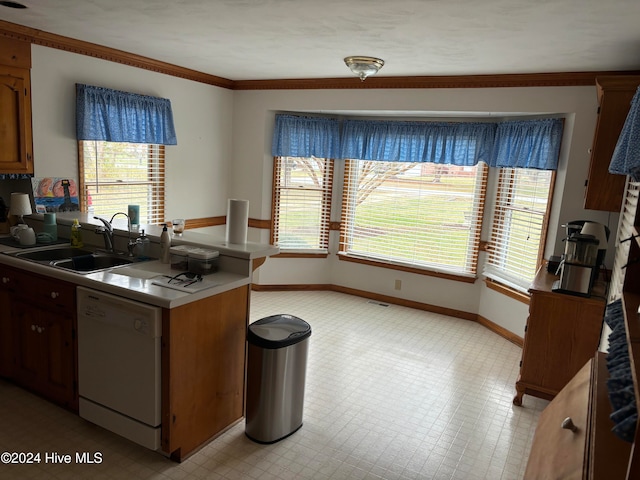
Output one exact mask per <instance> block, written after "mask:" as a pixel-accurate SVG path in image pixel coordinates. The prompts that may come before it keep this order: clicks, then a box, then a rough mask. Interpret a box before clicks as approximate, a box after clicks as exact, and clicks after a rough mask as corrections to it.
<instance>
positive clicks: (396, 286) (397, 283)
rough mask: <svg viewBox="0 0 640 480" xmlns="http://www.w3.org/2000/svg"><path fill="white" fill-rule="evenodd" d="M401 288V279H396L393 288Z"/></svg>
mask: <svg viewBox="0 0 640 480" xmlns="http://www.w3.org/2000/svg"><path fill="white" fill-rule="evenodd" d="M401 288H402V280H396V285H395V289H396V290H400V289H401Z"/></svg>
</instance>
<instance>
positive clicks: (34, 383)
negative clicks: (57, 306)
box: [11, 297, 43, 393]
mask: <svg viewBox="0 0 640 480" xmlns="http://www.w3.org/2000/svg"><path fill="white" fill-rule="evenodd" d="M40 316H41V315H40V310H39V309H37V308H34V307H33V306H31V305H29V304H28V303H26V302H24V301H22V300H21V299H20V298H19V297H14V298H13V300H12V302H11V317H12V318H13V325H14V330H15V338H16V342H15V345H16V353H15V356H16V359H15V367H14V368H15V378H16V381H17V382H18V383H20V384H21V385H24V386H25V387H28V388H30V389H32V390H35V391H37V392H40V393H41V392H42V389H41V388H39V383H40V382H39V378H40V369H41V368H42V367H43V355H42V340H41V339H42V327H40V326H39V321H40Z"/></svg>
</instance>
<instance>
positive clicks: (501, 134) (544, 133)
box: [488, 118, 564, 170]
mask: <svg viewBox="0 0 640 480" xmlns="http://www.w3.org/2000/svg"><path fill="white" fill-rule="evenodd" d="M563 125H564V124H563V121H562V119H559V118H547V119H543V120H522V121H509V122H500V123H499V124H498V126H497V130H496V139H495V142H494V148H493V153H492V155H491V161H490V162H488V163H489V165H490V166H492V167H510V168H535V169H538V170H557V169H558V157H559V155H560V144H561V143H562V130H563Z"/></svg>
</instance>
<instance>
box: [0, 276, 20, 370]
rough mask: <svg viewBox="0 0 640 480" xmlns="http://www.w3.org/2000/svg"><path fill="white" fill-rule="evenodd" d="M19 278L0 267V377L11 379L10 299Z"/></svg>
mask: <svg viewBox="0 0 640 480" xmlns="http://www.w3.org/2000/svg"><path fill="white" fill-rule="evenodd" d="M20 278H21V277H20V276H19V274H18V273H17V272H16V271H15V270H13V269H12V268H9V267H5V266H4V265H1V266H0V312H2V314H1V315H0V377H6V378H13V365H14V358H13V357H14V348H15V347H14V343H15V339H14V337H15V332H14V331H15V327H14V321H13V319H12V317H11V297H12V294H13V292H14V291H15V290H16V289H17V288H18V282H19V281H20Z"/></svg>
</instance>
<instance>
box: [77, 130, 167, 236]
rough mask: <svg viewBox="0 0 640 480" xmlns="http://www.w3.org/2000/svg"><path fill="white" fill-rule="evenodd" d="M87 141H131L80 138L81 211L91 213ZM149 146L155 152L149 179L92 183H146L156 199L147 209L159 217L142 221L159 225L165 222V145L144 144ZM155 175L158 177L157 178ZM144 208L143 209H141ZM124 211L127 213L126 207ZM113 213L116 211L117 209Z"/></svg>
mask: <svg viewBox="0 0 640 480" xmlns="http://www.w3.org/2000/svg"><path fill="white" fill-rule="evenodd" d="M85 143H94V144H97V143H114V144H124V145H126V144H128V143H129V142H108V141H105V140H78V184H79V191H78V197H79V203H80V211H82V212H84V213H89V205H88V195H87V192H88V189H87V187H88V185H87V183H88V182H87V181H86V178H85V154H84V146H85V145H84V144H85ZM144 145H146V146H147V148H148V149H149V150H150V151H151V152H154V153H152V154H151V155H150V156H149V157H148V164H149V163H150V162H149V160H152V161H153V163H154V164H153V167H152V168H149V167H148V168H147V178H148V181H146V182H140V181H130V182H127V181H115V182H100V181H97V182H90V184H91V185H98V186H99V185H104V186H116V185H123V186H131V185H136V184H139V185H141V184H145V185H149V188H150V195H151V197H152V198H153V199H154V200H153V202H151V204H149V203H148V204H147V209H148V210H149V211H153V214H151V213H149V215H148V216H149V217H151V218H154V217H155V219H157V221H154V222H149V223H148V222H142V223H144V224H149V225H159V224H162V223H164V222H165V188H166V172H165V158H166V152H165V145H163V144H144ZM153 177H157V178H156V179H155V180H154V178H153ZM141 210H142V209H141ZM122 211H124V212H125V213H126V208H124V209H123V210H122ZM113 213H116V212H115V211H114V212H113Z"/></svg>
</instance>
